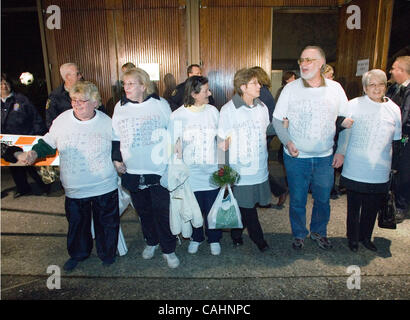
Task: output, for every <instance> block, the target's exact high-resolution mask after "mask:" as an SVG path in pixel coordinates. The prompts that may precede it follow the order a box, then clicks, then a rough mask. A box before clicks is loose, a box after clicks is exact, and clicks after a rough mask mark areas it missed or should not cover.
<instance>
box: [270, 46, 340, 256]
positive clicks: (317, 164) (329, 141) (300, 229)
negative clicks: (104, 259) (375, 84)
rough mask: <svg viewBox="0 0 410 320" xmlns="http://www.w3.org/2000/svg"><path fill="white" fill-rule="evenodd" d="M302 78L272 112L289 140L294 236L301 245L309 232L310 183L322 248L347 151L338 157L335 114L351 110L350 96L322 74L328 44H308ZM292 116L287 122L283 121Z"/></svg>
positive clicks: (314, 228)
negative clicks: (337, 174)
mask: <svg viewBox="0 0 410 320" xmlns="http://www.w3.org/2000/svg"><path fill="white" fill-rule="evenodd" d="M298 64H299V66H300V74H301V78H300V79H297V80H295V81H292V82H290V83H289V84H287V85H286V86H285V87H284V88H283V90H282V93H281V95H280V97H279V100H278V102H277V105H276V108H275V111H274V113H273V120H272V123H273V126H274V128H275V130H276V133H277V135H278V137H279V139H280V140H281V142H282V143H283V146H284V156H283V158H284V164H285V167H286V173H287V179H288V184H289V193H290V207H289V217H290V224H291V228H292V234H293V237H294V241H293V244H292V247H293V248H294V249H295V250H300V249H302V248H303V246H304V239H305V238H306V236H307V235H308V234H309V231H308V230H307V228H306V202H307V195H308V191H309V186H310V189H311V190H312V197H313V200H314V202H313V210H312V218H311V222H310V238H311V239H312V240H314V241H316V242H317V244H318V246H319V247H320V248H322V249H330V248H332V245H331V243H330V241H329V239H328V238H327V224H328V222H329V218H330V205H329V199H330V191H331V189H332V186H333V179H334V175H333V168H338V167H340V166H341V165H342V164H343V157H337V156H335V157H333V145H334V136H335V132H336V124H335V123H336V119H337V117H338V116H346V114H345V113H346V106H347V101H348V100H347V97H346V94H345V92H344V90H343V89H342V87H341V86H340V84H339V83H337V82H336V81H333V80H329V79H325V78H324V77H323V75H322V74H321V71H322V68H323V67H324V66H325V64H326V58H325V54H324V52H323V50H322V49H321V48H320V47H317V46H308V47H306V48H305V49H304V50H303V51H302V53H301V55H300V58H299V59H298ZM284 120H286V121H289V125H288V127H287V126H284V125H283V121H284Z"/></svg>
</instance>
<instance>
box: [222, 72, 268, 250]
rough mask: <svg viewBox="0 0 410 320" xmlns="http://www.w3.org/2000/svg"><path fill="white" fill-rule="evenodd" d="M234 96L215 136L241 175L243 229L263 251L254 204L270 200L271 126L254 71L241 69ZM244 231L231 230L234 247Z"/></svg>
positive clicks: (239, 192)
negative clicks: (269, 158)
mask: <svg viewBox="0 0 410 320" xmlns="http://www.w3.org/2000/svg"><path fill="white" fill-rule="evenodd" d="M234 88H235V95H234V96H233V97H232V100H230V101H228V102H227V103H226V104H225V105H224V106H223V107H222V109H221V112H220V117H219V125H218V136H219V138H220V139H222V141H223V143H222V148H223V149H224V150H226V149H228V151H229V165H230V166H231V167H232V168H233V169H234V170H236V171H237V172H238V173H239V174H240V180H239V182H238V184H237V185H235V186H234V188H233V194H234V196H235V198H236V200H237V201H238V205H239V208H240V211H241V215H242V222H243V226H244V228H247V229H248V234H249V237H250V238H251V240H252V241H253V242H254V243H255V244H256V245H257V247H258V249H259V250H260V251H261V252H263V251H266V250H267V249H268V248H269V247H268V244H267V243H266V241H265V239H264V236H263V231H262V227H261V225H260V222H259V219H258V212H257V210H256V204H257V203H259V205H260V206H266V205H268V204H269V203H270V201H271V191H270V187H269V179H268V178H269V173H268V149H267V146H266V134H267V129H268V126H269V124H270V122H269V115H268V108H267V107H266V105H265V104H264V103H263V102H262V101H261V100H260V99H259V95H260V89H261V85H260V83H259V82H258V75H257V73H256V71H255V70H252V69H241V70H239V71H237V72H236V74H235V76H234ZM242 232H243V229H232V230H231V237H232V240H233V243H234V245H235V246H238V245H242V244H243V240H242Z"/></svg>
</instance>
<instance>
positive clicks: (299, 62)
mask: <svg viewBox="0 0 410 320" xmlns="http://www.w3.org/2000/svg"><path fill="white" fill-rule="evenodd" d="M316 60H319V59H312V58H299V59H298V64H299V65H301V64H302V63H303V62H306V64H311V63H312V62H313V61H316Z"/></svg>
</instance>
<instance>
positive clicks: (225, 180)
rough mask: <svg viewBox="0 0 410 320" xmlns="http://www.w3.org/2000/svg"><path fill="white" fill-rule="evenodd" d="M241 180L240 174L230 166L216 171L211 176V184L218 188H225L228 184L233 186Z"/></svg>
mask: <svg viewBox="0 0 410 320" xmlns="http://www.w3.org/2000/svg"><path fill="white" fill-rule="evenodd" d="M239 179H240V176H239V173H238V172H236V171H235V170H234V169H232V168H231V167H230V166H228V165H224V166H223V167H222V168H220V169H219V170H218V171H215V172H214V173H213V174H212V176H211V179H210V180H211V183H212V184H214V185H217V186H218V187H223V186H225V185H227V184H229V185H233V184H235V183H237V182H238V181H239Z"/></svg>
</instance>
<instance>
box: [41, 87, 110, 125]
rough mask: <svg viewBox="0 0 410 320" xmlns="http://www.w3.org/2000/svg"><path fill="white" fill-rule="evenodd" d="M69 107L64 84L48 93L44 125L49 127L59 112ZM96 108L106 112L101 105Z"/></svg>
mask: <svg viewBox="0 0 410 320" xmlns="http://www.w3.org/2000/svg"><path fill="white" fill-rule="evenodd" d="M69 109H71V98H70V95H69V93H68V91H66V90H65V88H64V84H62V85H61V86H59V87H58V88H57V89H55V90H54V91H52V92H51V93H50V96H49V97H48V101H47V106H46V126H47V129H50V127H51V124H52V123H53V121H54V119H55V118H57V117H58V116H59V115H60V114H61V113H63V112H64V111H66V110H69ZM98 110H100V111H102V112H104V113H105V114H106V113H107V112H106V110H105V107H104V106H103V105H101V106H99V107H98Z"/></svg>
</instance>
